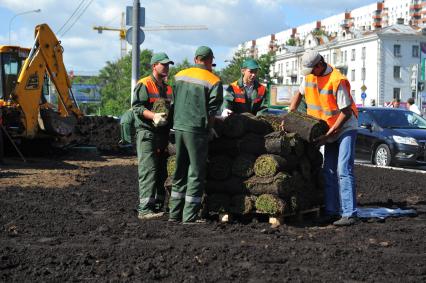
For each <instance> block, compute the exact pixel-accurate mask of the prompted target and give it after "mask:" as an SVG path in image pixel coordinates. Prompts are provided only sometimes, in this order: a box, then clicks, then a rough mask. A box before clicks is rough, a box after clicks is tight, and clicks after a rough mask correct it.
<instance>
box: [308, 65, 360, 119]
mask: <svg viewBox="0 0 426 283" xmlns="http://www.w3.org/2000/svg"><path fill="white" fill-rule="evenodd" d="M339 85H342V87H344V88H345V89H346V90H347V91H350V84H349V82H348V80H347V79H346V77H345V76H343V75H342V74H341V73H340V72H339V71H338V70H337V69H335V68H333V71H332V72H331V73H330V74H329V75H327V76H324V77H316V76H314V75H312V74H311V75H308V76H306V77H305V100H306V104H307V114H308V115H311V116H314V117H316V118H319V119H322V120H324V121H326V122H327V124H328V125H329V127H331V126H333V125H334V123H335V122H336V120H337V117H338V116H339V113H340V110H339V107H338V105H337V100H336V93H337V89H338V88H339ZM351 101H352V103H351V108H352V111H353V113H354V115H355V116H356V117H358V109H357V108H356V105H355V102H354V101H353V98H352V97H351Z"/></svg>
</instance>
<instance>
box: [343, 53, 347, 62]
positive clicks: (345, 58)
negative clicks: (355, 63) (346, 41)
mask: <svg viewBox="0 0 426 283" xmlns="http://www.w3.org/2000/svg"><path fill="white" fill-rule="evenodd" d="M343 62H345V63H346V62H348V51H347V50H345V60H344V61H343Z"/></svg>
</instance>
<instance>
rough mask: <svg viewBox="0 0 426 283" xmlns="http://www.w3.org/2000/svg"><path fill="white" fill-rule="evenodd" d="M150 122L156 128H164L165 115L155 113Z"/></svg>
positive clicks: (165, 123)
mask: <svg viewBox="0 0 426 283" xmlns="http://www.w3.org/2000/svg"><path fill="white" fill-rule="evenodd" d="M152 121H153V122H154V126H156V127H161V126H165V125H167V115H166V113H155V114H154V118H153V119H152Z"/></svg>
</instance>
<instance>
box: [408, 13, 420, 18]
mask: <svg viewBox="0 0 426 283" xmlns="http://www.w3.org/2000/svg"><path fill="white" fill-rule="evenodd" d="M421 15H422V14H421V13H420V12H415V13H410V16H411V17H413V18H419V17H421Z"/></svg>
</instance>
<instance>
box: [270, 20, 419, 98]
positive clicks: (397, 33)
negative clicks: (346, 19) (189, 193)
mask: <svg viewBox="0 0 426 283" xmlns="http://www.w3.org/2000/svg"><path fill="white" fill-rule="evenodd" d="M400 23H402V21H401V22H400ZM325 38H327V37H326V36H321V35H314V34H312V33H311V34H308V35H306V37H305V41H304V44H303V45H302V46H281V47H279V48H278V49H277V50H276V62H275V64H274V65H273V67H272V68H271V73H270V75H271V77H272V78H273V80H274V82H275V83H277V84H284V85H297V84H300V82H301V80H302V74H301V73H300V69H301V67H300V66H301V57H302V55H303V53H304V52H305V50H308V49H314V50H318V52H319V53H320V54H321V55H322V56H323V57H324V58H325V60H326V61H327V62H328V63H329V64H331V65H332V66H334V67H336V68H338V69H340V70H341V71H342V72H343V73H344V74H346V76H347V78H348V80H349V82H350V84H351V93H352V96H353V97H354V99H355V102H356V103H357V104H359V105H366V106H368V105H371V104H373V103H374V104H375V105H382V106H383V105H385V104H387V103H389V102H390V101H392V99H393V98H399V99H401V101H406V100H407V99H408V98H409V97H412V96H413V95H414V94H415V93H414V92H413V89H412V85H411V80H412V69H413V66H418V64H420V44H421V42H426V36H425V35H424V34H423V32H422V30H421V29H419V28H417V27H413V26H408V25H403V24H396V25H392V26H388V27H385V28H382V29H380V30H374V31H363V32H353V31H349V30H342V31H340V32H339V33H338V34H337V35H336V37H335V38H333V39H332V40H328V41H327V40H326V39H325ZM362 93H365V95H366V98H365V99H362Z"/></svg>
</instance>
